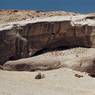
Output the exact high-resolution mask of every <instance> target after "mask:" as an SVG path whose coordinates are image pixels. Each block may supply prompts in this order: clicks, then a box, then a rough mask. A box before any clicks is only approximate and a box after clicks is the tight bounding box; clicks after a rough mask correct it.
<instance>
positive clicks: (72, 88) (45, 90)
mask: <svg viewBox="0 0 95 95" xmlns="http://www.w3.org/2000/svg"><path fill="white" fill-rule="evenodd" d="M41 73H43V74H45V78H43V79H39V80H37V79H35V76H36V75H37V74H38V72H8V71H0V95H95V79H94V78H91V77H89V76H88V75H87V74H84V73H80V72H76V71H72V70H70V69H65V68H63V69H62V68H61V69H57V70H51V71H45V72H41ZM75 74H80V75H83V77H81V78H78V77H75Z"/></svg>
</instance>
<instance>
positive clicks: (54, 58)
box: [3, 48, 95, 75]
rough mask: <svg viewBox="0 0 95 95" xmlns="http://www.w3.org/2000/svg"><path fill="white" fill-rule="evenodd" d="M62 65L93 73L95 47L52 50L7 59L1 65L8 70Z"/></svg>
mask: <svg viewBox="0 0 95 95" xmlns="http://www.w3.org/2000/svg"><path fill="white" fill-rule="evenodd" d="M63 67H66V68H71V69H74V70H77V71H81V72H86V73H89V75H95V49H94V48H90V49H87V48H74V49H70V50H64V51H54V52H49V53H45V54H42V55H39V56H35V57H31V58H25V59H20V60H16V61H8V62H6V63H5V64H4V65H3V69H4V70H9V71H11V70H13V71H36V70H52V69H58V68H63Z"/></svg>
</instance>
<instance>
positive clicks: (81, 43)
mask: <svg viewBox="0 0 95 95" xmlns="http://www.w3.org/2000/svg"><path fill="white" fill-rule="evenodd" d="M91 17H92V15H90V14H89V15H80V14H77V15H76V16H73V15H71V16H70V15H68V16H53V17H47V18H38V19H35V18H34V19H32V20H30V19H28V20H24V21H17V22H13V23H12V22H11V23H7V24H2V25H0V64H4V63H5V62H6V61H7V60H13V59H19V58H26V57H30V56H33V55H34V54H35V53H36V52H38V51H40V50H43V49H54V48H57V47H63V48H71V47H95V41H94V40H95V37H94V36H95V19H94V18H91ZM18 28H20V29H18Z"/></svg>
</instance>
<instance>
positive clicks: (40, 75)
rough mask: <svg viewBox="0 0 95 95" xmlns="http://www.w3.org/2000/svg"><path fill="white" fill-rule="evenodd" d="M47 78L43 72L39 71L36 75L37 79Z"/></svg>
mask: <svg viewBox="0 0 95 95" xmlns="http://www.w3.org/2000/svg"><path fill="white" fill-rule="evenodd" d="M43 78H45V75H44V74H41V73H38V74H37V75H36V76H35V79H43Z"/></svg>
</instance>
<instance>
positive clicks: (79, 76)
mask: <svg viewBox="0 0 95 95" xmlns="http://www.w3.org/2000/svg"><path fill="white" fill-rule="evenodd" d="M75 77H78V78H81V77H83V75H79V74H75Z"/></svg>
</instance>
